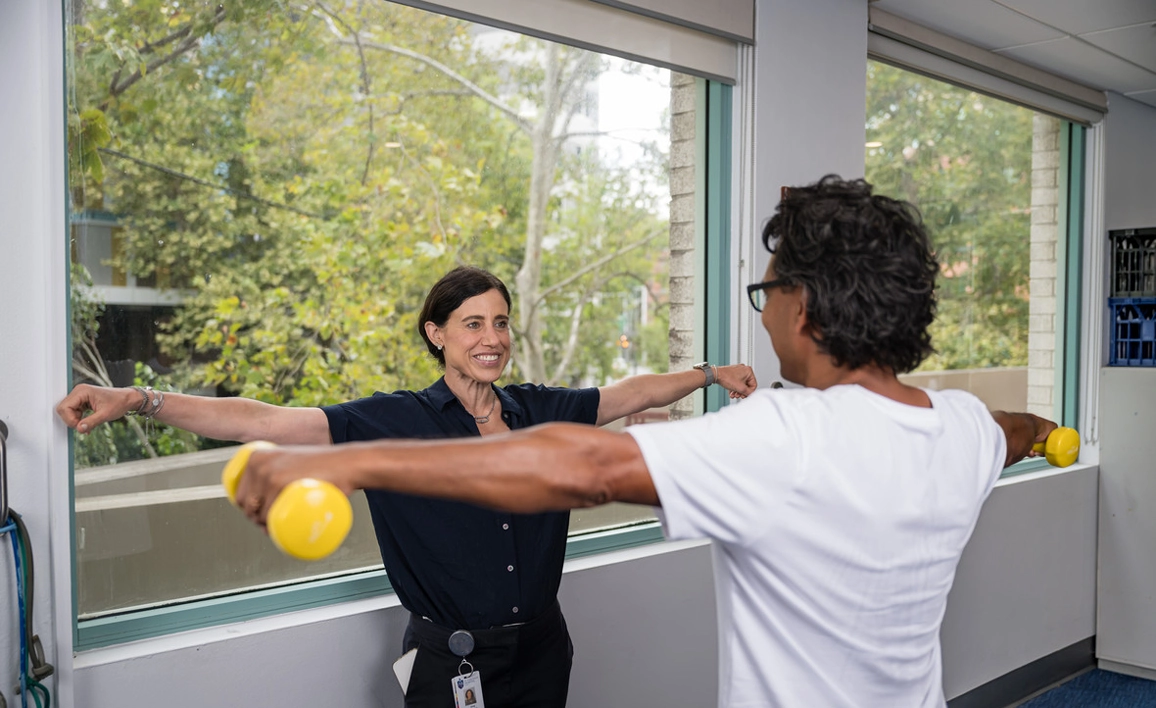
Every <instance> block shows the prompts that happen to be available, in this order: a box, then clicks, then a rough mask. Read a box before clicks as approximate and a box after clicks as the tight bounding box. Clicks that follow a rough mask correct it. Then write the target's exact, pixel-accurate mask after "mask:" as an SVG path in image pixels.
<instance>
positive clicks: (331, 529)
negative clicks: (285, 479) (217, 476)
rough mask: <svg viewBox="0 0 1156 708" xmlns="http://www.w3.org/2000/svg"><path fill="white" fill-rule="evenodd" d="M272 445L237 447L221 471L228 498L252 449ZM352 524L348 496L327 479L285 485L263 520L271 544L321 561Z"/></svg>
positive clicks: (234, 493) (233, 498)
mask: <svg viewBox="0 0 1156 708" xmlns="http://www.w3.org/2000/svg"><path fill="white" fill-rule="evenodd" d="M274 447H276V445H274V444H273V443H270V442H251V443H245V444H244V445H242V446H241V447H240V448H238V449H237V452H236V453H234V454H233V457H232V458H231V459H230V460H229V462H228V463H226V464H225V469H224V471H223V472H221V484H222V485H224V487H225V493H226V494H227V495H228V496H229V501H231V502H236V498H237V485H239V484H240V483H241V475H243V474H245V466H246V465H248V464H249V456H250V455H252V454H253V451H254V450H267V449H270V448H274ZM351 526H353V507H352V506H350V504H349V499H348V498H346V496H345V495H344V494H342V493H341V490H340V489H338V488H337V487H335V486H333V485H332V484H330V483H329V482H322V481H320V480H316V479H298V480H296V481H293V482H290V483H289V484H287V485H285V488H284V489H282V490H281V493H280V494H278V495H277V498H276V499H274V500H273V504H272V505H271V506H270V507H269V515H268V517H267V518H266V519H265V527H266V528H267V529H268V530H269V538H271V539H272V540H273V543H274V545H276V546H277V548H280V549H281V551H282V552H284V553H285V554H287V555H290V556H293V557H294V558H299V559H301V560H320V559H321V558H324V557H325V556H327V555H329V554H330V553H333V552H334V551H336V550H337V547H338V546H340V545H341V542H342V541H344V540H345V537H346V535H348V534H349V529H350V527H351Z"/></svg>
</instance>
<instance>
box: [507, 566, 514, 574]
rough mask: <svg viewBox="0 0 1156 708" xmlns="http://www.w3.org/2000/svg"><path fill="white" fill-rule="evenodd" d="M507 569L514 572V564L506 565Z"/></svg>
mask: <svg viewBox="0 0 1156 708" xmlns="http://www.w3.org/2000/svg"><path fill="white" fill-rule="evenodd" d="M506 570H508V571H510V572H511V573H513V572H514V566H512V565H508V566H506Z"/></svg>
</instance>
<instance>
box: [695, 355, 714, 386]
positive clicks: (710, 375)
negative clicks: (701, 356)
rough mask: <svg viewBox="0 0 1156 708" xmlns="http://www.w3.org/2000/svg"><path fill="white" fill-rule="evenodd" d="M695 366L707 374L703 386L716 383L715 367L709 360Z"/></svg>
mask: <svg viewBox="0 0 1156 708" xmlns="http://www.w3.org/2000/svg"><path fill="white" fill-rule="evenodd" d="M694 368H696V369H698V370H699V371H701V372H702V373H703V374H704V375H705V376H706V383H704V384H703V385H702V387H703V388H710V387H711V384H713V383H714V367H713V366H711V365H710V362H709V361H703V362H699V363H698V364H695V365H694Z"/></svg>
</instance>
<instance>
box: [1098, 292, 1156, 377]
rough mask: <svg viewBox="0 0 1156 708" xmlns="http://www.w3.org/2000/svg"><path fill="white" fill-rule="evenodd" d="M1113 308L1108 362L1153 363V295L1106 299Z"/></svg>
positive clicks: (1155, 327) (1155, 337)
mask: <svg viewBox="0 0 1156 708" xmlns="http://www.w3.org/2000/svg"><path fill="white" fill-rule="evenodd" d="M1108 307H1109V308H1111V310H1112V346H1111V351H1110V353H1109V355H1108V365H1109V366H1156V297H1138V298H1124V297H1114V298H1109V299H1108Z"/></svg>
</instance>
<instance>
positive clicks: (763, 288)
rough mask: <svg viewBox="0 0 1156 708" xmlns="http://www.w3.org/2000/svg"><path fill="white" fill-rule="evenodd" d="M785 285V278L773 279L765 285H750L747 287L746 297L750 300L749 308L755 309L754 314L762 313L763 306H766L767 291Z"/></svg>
mask: <svg viewBox="0 0 1156 708" xmlns="http://www.w3.org/2000/svg"><path fill="white" fill-rule="evenodd" d="M787 284H788V283H787V280H786V279H785V278H775V279H774V280H768V281H766V282H765V283H751V284H750V285H748V286H747V297H748V298H750V301H751V307H753V308H755V312H762V311H763V305H766V304H767V291H768V290H770V289H771V288H777V287H780V286H783V285H787Z"/></svg>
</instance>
